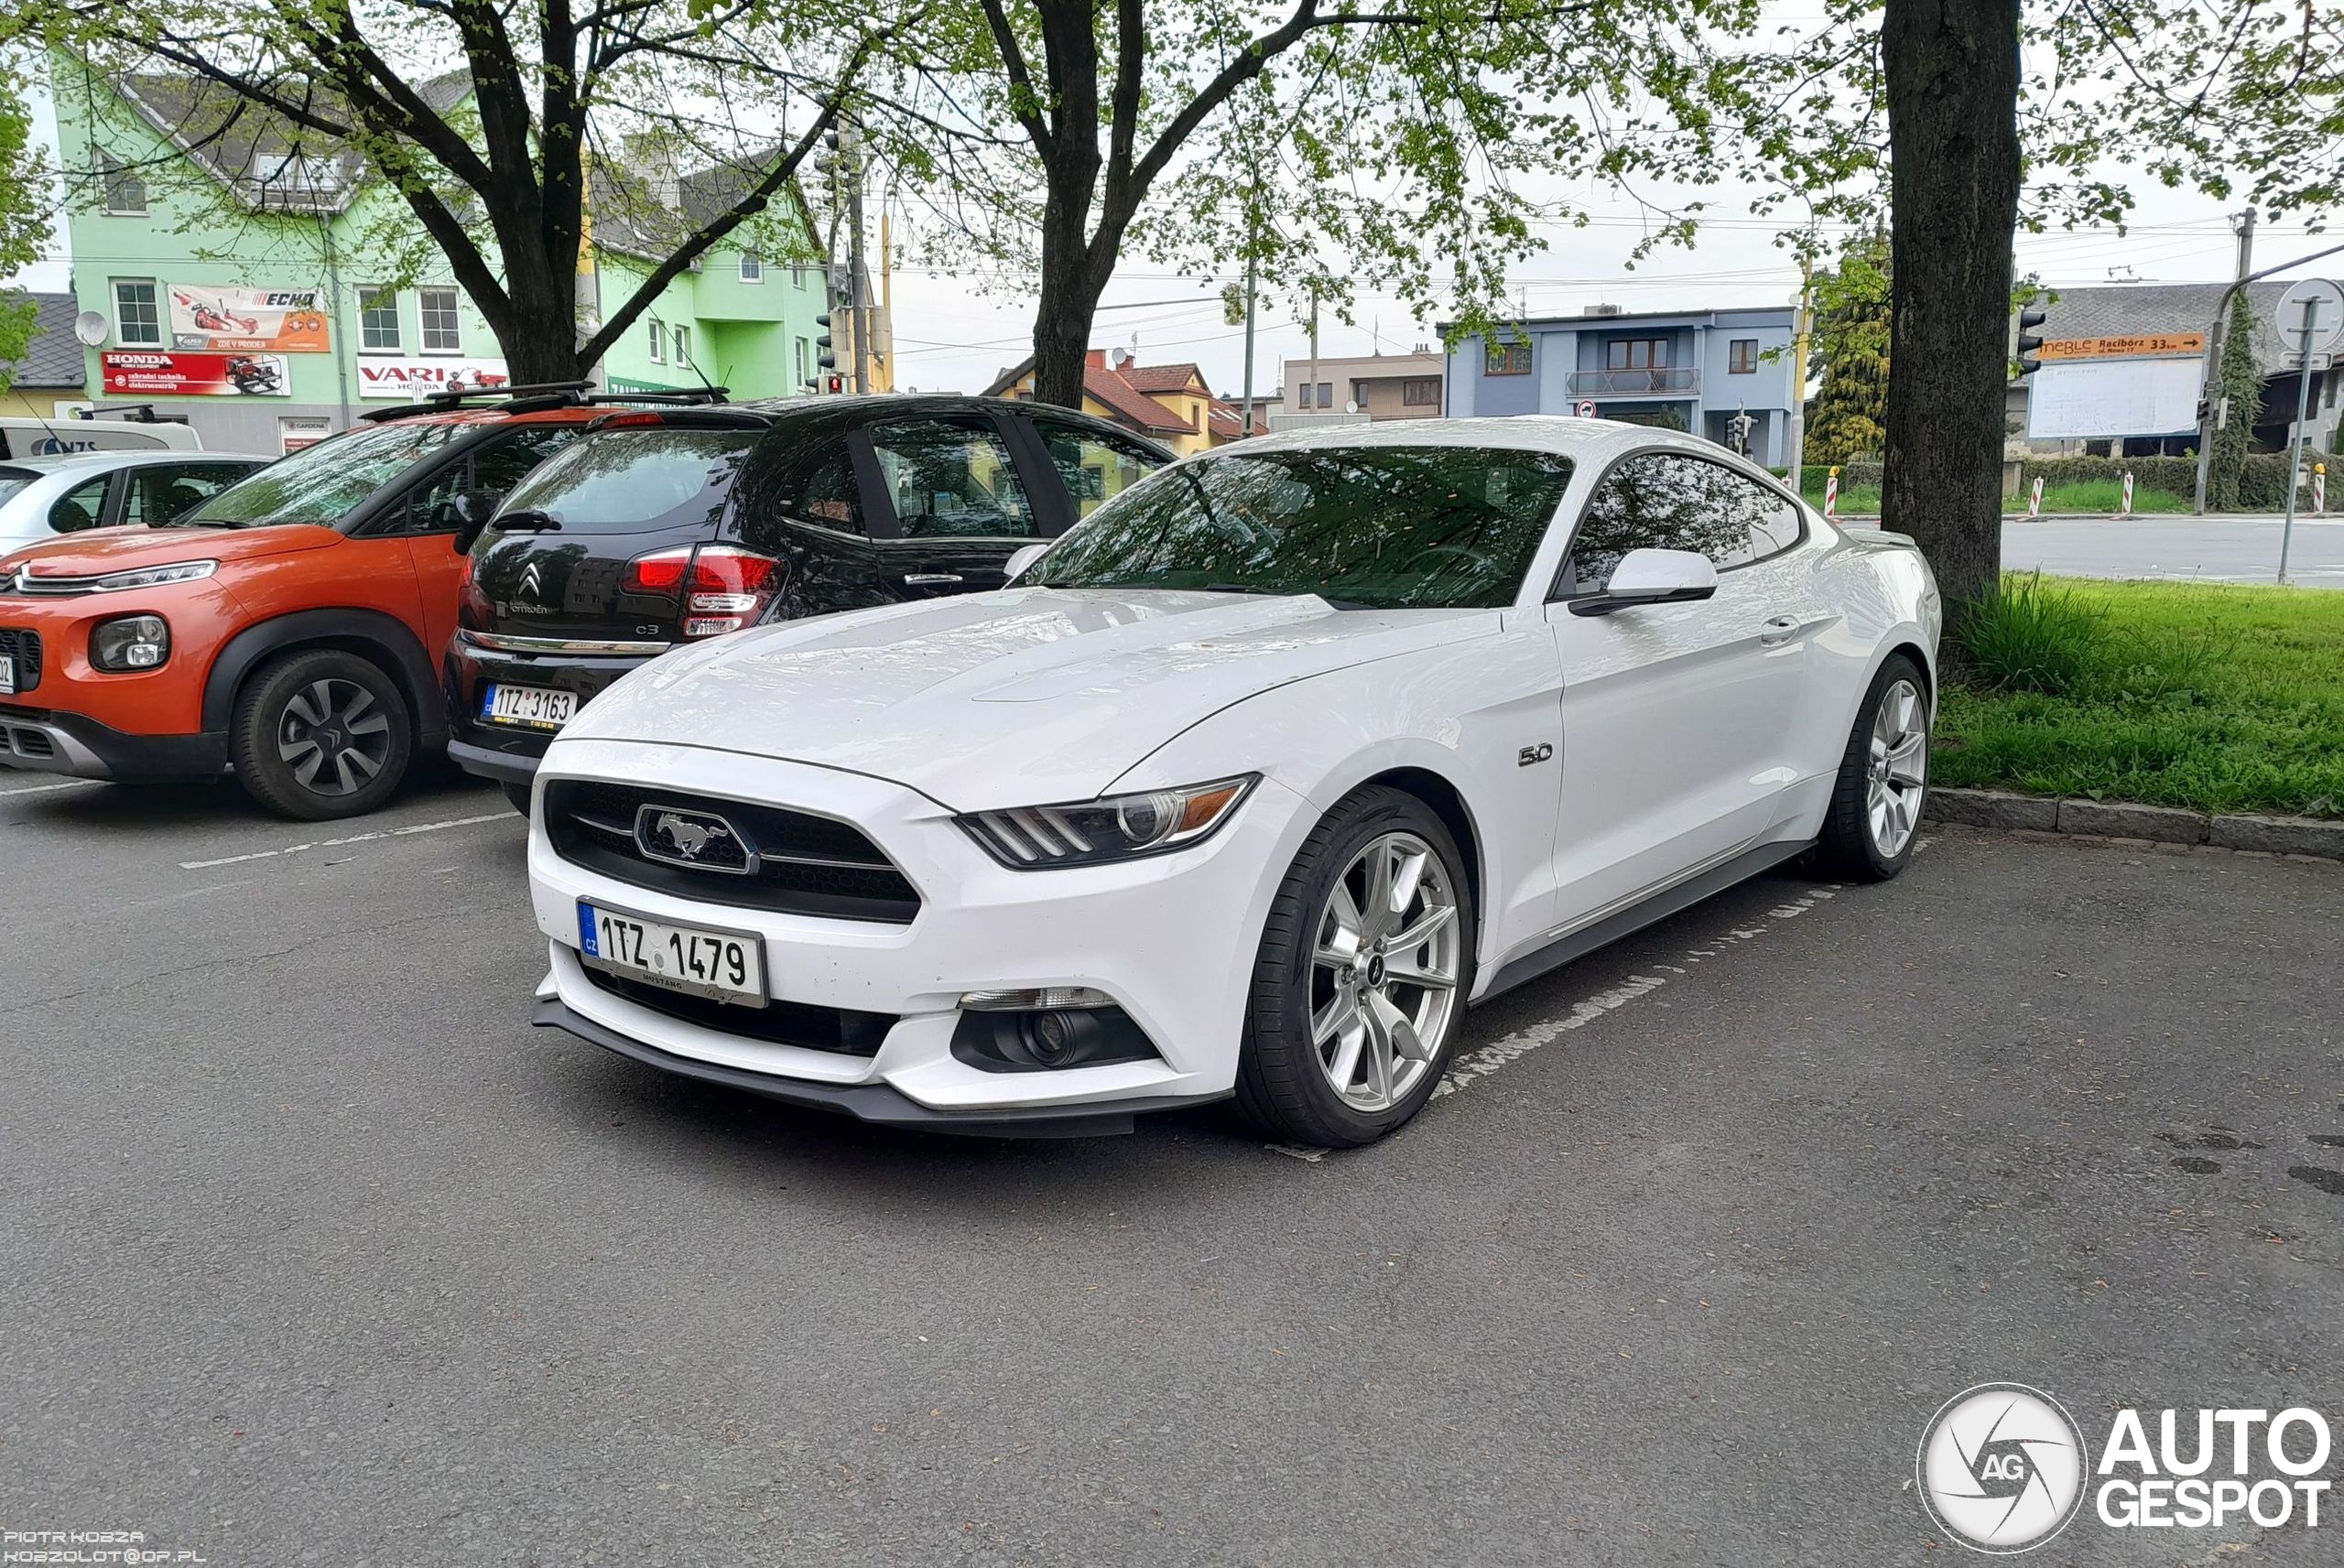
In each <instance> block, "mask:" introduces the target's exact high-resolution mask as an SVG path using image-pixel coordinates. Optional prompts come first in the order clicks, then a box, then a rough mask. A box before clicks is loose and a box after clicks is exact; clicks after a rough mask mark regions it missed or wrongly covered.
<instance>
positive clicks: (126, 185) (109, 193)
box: [98, 157, 146, 218]
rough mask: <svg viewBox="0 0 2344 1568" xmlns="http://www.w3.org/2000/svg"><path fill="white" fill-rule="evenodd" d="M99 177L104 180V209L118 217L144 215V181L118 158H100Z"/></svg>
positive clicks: (141, 216) (139, 216) (140, 216)
mask: <svg viewBox="0 0 2344 1568" xmlns="http://www.w3.org/2000/svg"><path fill="white" fill-rule="evenodd" d="M98 174H99V178H101V179H103V181H104V198H103V199H104V201H105V210H106V211H108V212H111V213H113V214H114V216H116V217H118V218H143V217H145V216H146V181H145V180H143V179H141V178H138V177H137V176H136V174H133V173H132V172H131V171H130V170H129V169H127V168H124V167H123V164H122V161H121V160H120V159H119V158H110V157H105V158H101V159H100V160H99V162H98Z"/></svg>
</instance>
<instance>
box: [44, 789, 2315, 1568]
mask: <svg viewBox="0 0 2344 1568" xmlns="http://www.w3.org/2000/svg"><path fill="white" fill-rule="evenodd" d="M522 849H523V829H522V826H521V824H520V823H519V821H518V820H517V819H515V818H514V817H512V816H509V815H507V814H506V813H505V810H504V807H503V806H502V804H501V802H500V800H499V798H498V797H497V796H496V795H494V793H490V792H485V791H480V790H475V789H471V788H459V787H457V786H455V785H453V784H448V785H441V786H435V787H433V788H429V789H426V790H423V791H420V792H417V793H412V794H410V795H407V796H405V797H403V798H402V799H401V800H400V801H399V802H398V803H396V805H395V806H394V807H393V808H392V809H391V810H389V811H387V812H385V813H384V814H383V815H382V816H378V817H375V818H372V819H368V820H366V821H364V822H360V823H356V824H348V825H337V826H332V827H299V826H296V825H288V824H285V823H281V822H275V821H270V820H267V819H265V818H262V817H259V816H255V815H254V814H253V813H252V811H251V810H250V808H248V807H246V806H244V805H242V804H241V802H240V801H239V800H238V798H237V797H236V796H235V795H233V790H232V788H231V787H230V786H228V785H226V784H222V785H220V786H217V787H212V786H208V785H207V786H195V787H184V788H175V789H168V790H164V789H139V790H133V789H125V788H110V787H107V786H85V785H65V786H62V787H59V786H55V785H52V784H49V783H47V782H45V781H41V780H39V779H38V778H37V777H36V776H34V775H23V774H9V773H0V866H4V867H5V871H0V875H5V888H6V893H7V896H6V901H5V903H6V908H7V910H8V926H9V933H10V942H9V955H10V958H9V963H8V964H7V966H6V968H5V972H0V1018H5V1020H6V1023H5V1028H0V1072H4V1073H5V1081H6V1083H7V1086H8V1087H7V1091H6V1099H5V1104H6V1107H7V1113H8V1114H7V1126H8V1129H9V1134H10V1135H9V1136H8V1137H7V1139H6V1140H5V1141H0V1191H5V1194H6V1199H5V1203H0V1259H5V1267H0V1411H5V1412H6V1421H5V1427H0V1523H5V1526H6V1527H7V1528H9V1529H14V1530H34V1529H43V1530H47V1529H84V1530H89V1529H115V1530H139V1531H143V1532H145V1534H146V1538H147V1541H148V1545H149V1548H150V1549H153V1548H155V1547H160V1548H164V1549H168V1550H188V1551H194V1552H200V1553H201V1554H202V1556H203V1557H204V1559H205V1560H206V1561H207V1562H209V1563H213V1564H247V1563H248V1564H266V1565H277V1564H288V1563H332V1564H343V1563H353V1564H354V1563H402V1564H409V1563H411V1564H440V1563H497V1564H553V1563H563V1564H568V1563H612V1564H678V1565H692V1568H699V1565H704V1564H708V1563H727V1562H740V1563H792V1564H797V1563H808V1564H810V1563H821V1564H847V1563H886V1564H904V1563H956V1564H958V1563H976V1564H995V1563H999V1564H1011V1563H1038V1564H1134V1563H1278V1564H1282V1565H1285V1564H1300V1565H1310V1564H1321V1563H1324V1564H1335V1563H1345V1564H1349V1563H1362V1562H1376V1563H1383V1562H1395V1563H1440V1564H1444V1565H1449V1564H1480V1563H1491V1564H1522V1563H1565V1562H1568V1563H1597V1564H1611V1563H1620V1564H1632V1563H1633V1564H1644V1563H1654V1564H1682V1563H1816V1564H1831V1565H1843V1564H1850V1563H1920V1562H1923V1561H1925V1560H1932V1559H1931V1553H1932V1551H1933V1549H1936V1548H1941V1547H1942V1545H1943V1543H1942V1542H1941V1541H1937V1537H1936V1532H1935V1531H1934V1530H1933V1529H1932V1527H1931V1526H1930V1525H1929V1523H1928V1522H1927V1520H1926V1519H1925V1518H1924V1516H1923V1515H1922V1513H1921V1511H1920V1509H1918V1508H1917V1507H1916V1505H1915V1500H1914V1498H1913V1496H1912V1495H1911V1494H1910V1492H1909V1491H1908V1490H1907V1484H1908V1482H1909V1480H1910V1477H1911V1474H1912V1469H1913V1455H1914V1447H1915V1443H1916V1442H1917V1440H1918V1438H1919V1435H1920V1433H1921V1430H1922V1426H1923V1423H1924V1422H1925V1421H1926V1418H1927V1417H1928V1415H1929V1414H1930V1412H1931V1411H1934V1410H1935V1409H1936V1408H1937V1406H1938V1405H1939V1404H1940V1403H1941V1402H1942V1401H1944V1400H1947V1399H1948V1397H1949V1396H1951V1395H1952V1394H1954V1393H1955V1392H1957V1391H1958V1390H1962V1389H1964V1388H1966V1387H1969V1386H1970V1385H1972V1384H1975V1383H1978V1382H1980V1381H1985V1380H1992V1379H2015V1380H2021V1381H2025V1382H2030V1383H2034V1384H2036V1385H2039V1386H2041V1387H2044V1388H2046V1389H2048V1390H2052V1391H2053V1392H2055V1393H2056V1394H2057V1395H2058V1396H2059V1397H2060V1398H2061V1399H2062V1400H2064V1401H2066V1402H2067V1405H2068V1407H2069V1408H2070V1409H2071V1410H2073V1411H2076V1412H2077V1414H2078V1416H2079V1417H2080V1418H2081V1419H2082V1421H2083V1422H2084V1425H2085V1427H2086V1429H2087V1431H2088V1432H2089V1433H2092V1434H2093V1441H2094V1442H2095V1444H2097V1443H2098V1442H2100V1440H2101V1439H2102V1437H2103V1435H2104V1433H2105V1432H2106V1430H2107V1423H2108V1422H2109V1420H2110V1419H2111V1411H2112V1410H2113V1409H2114V1408H2115V1407H2117V1406H2119V1405H2121V1404H2124V1403H2128V1402H2138V1403H2141V1404H2143V1405H2147V1406H2152V1407H2159V1406H2165V1405H2182V1406H2189V1407H2194V1406H2197V1405H2198V1404H2201V1403H2202V1404H2207V1405H2223V1406H2260V1407H2263V1408H2267V1409H2272V1410H2277V1409H2281V1408H2284V1407H2285V1406H2288V1405H2292V1404H2310V1405H2315V1406H2321V1407H2324V1408H2326V1409H2327V1410H2328V1411H2331V1412H2334V1411H2338V1410H2339V1407H2344V1371H2339V1366H2338V1360H2337V1357H2336V1354H2335V1348H2336V1346H2337V1345H2338V1344H2339V1342H2344V1175H2337V1174H2335V1173H2336V1172H2337V1171H2338V1170H2339V1168H2344V1094H2340V1093H2339V1091H2344V1073H2340V1072H2339V1054H2344V1002H2339V992H2338V989H2337V986H2336V976H2337V975H2338V974H2339V972H2344V865H2337V864H2332V863H2300V862H2290V861H2284V860H2259V859H2249V858H2243V857H2237V856H2230V855H2226V854H2218V853H2210V852H2200V853H2196V854H2190V855H2181V856H2167V855H2163V854H2154V853H2150V852H2147V851H2145V850H2132V849H2124V848H2122V847H2110V846H2098V847H2094V846H2086V845H2078V844H2075V843H2072V842H2033V841H2022V840H2019V839H2016V838H2006V837H1995V836H1989V835H1983V834H1971V833H1968V832H1966V831H1964V830H1945V831H1940V832H1937V833H1936V834H1935V835H1934V837H1933V838H1931V839H1930V841H1929V843H1928V846H1927V848H1926V849H1925V850H1924V852H1923V853H1922V854H1921V856H1920V857H1919V859H1918V860H1916V862H1915V865H1914V867H1913V868H1912V870H1911V871H1910V872H1909V874H1908V875H1907V876H1906V877H1905V879H1904V880H1902V881H1899V882H1897V883H1894V884H1892V885H1890V886H1886V887H1878V888H1850V887H1838V886H1833V885H1830V884H1827V883H1820V882H1818V881H1812V880H1806V879H1803V878H1801V877H1798V876H1796V875H1785V876H1775V877H1770V878H1767V879H1765V880H1763V881H1760V882H1757V883H1754V884H1751V885H1748V886H1746V887H1744V888H1742V889H1740V890H1737V891H1735V892H1731V893H1729V894H1726V895H1724V896H1722V897H1720V898H1719V899H1716V900H1714V901H1712V902H1710V903H1707V904H1705V905H1702V906H1700V907H1698V908H1697V909H1695V910H1693V911H1690V912H1688V913H1687V914H1684V915H1681V916H1678V917H1677V918H1676V919H1673V920H1671V921H1669V922H1667V923H1666V924H1665V925H1660V926H1658V927H1655V928H1654V929H1653V930H1651V931H1650V932H1647V933H1646V934H1644V935H1643V936H1641V937H1639V938H1636V939H1634V940H1633V941H1632V942H1630V943H1628V944H1626V945H1624V946H1620V947H1616V948H1614V949H1612V950H1611V951H1608V952H1605V953H1602V954H1599V955H1597V956H1595V957H1591V958H1590V959H1587V960H1584V961H1582V962H1580V963H1578V964H1575V965H1572V966H1570V967H1568V968H1566V969H1564V970H1562V971H1561V972H1559V973H1558V974H1557V975H1555V976H1552V977H1549V978H1548V979H1546V980H1545V981H1543V982H1541V983H1540V984H1538V985H1536V986H1535V987H1531V988H1527V989H1524V990H1521V991H1518V992H1515V993H1514V994H1513V995H1511V996H1509V997H1507V998H1505V999H1503V1000H1501V1001H1499V1002H1497V1003H1494V1004H1492V1005H1491V1006H1489V1007H1487V1008H1485V1009H1482V1010H1480V1011H1477V1012H1475V1013H1474V1014H1473V1015H1472V1016H1471V1018H1470V1021H1469V1028H1470V1035H1469V1037H1468V1038H1467V1040H1466V1041H1465V1043H1464V1049H1465V1050H1466V1051H1467V1052H1468V1053H1470V1054H1469V1055H1468V1056H1467V1057H1466V1058H1465V1059H1464V1063H1463V1066H1464V1069H1465V1070H1464V1072H1463V1073H1462V1074H1461V1075H1460V1077H1461V1079H1462V1087H1460V1089H1459V1090H1458V1092H1455V1093H1453V1094H1450V1095H1449V1096H1447V1097H1446V1098H1442V1099H1439V1100H1438V1101H1436V1102H1435V1103H1434V1104H1433V1105H1432V1106H1431V1107H1430V1108H1428V1109H1427V1112H1426V1113H1425V1115H1424V1116H1423V1117H1421V1118H1420V1119H1418V1121H1417V1122H1416V1124H1415V1125H1414V1126H1412V1127H1411V1128H1409V1129H1408V1130H1405V1132H1404V1133H1402V1134H1401V1135H1400V1136H1398V1137H1396V1138H1394V1139H1393V1140H1392V1141H1389V1142H1387V1143H1386V1144H1384V1145H1383V1146H1380V1147H1377V1148H1374V1149H1370V1150H1365V1151H1359V1152H1348V1153H1342V1154H1328V1155H1325V1156H1324V1157H1316V1156H1317V1152H1314V1151H1291V1152H1281V1151H1277V1150H1273V1149H1270V1148H1268V1147H1266V1146H1265V1145H1264V1143H1263V1141H1261V1140H1260V1139H1259V1138H1257V1137H1252V1136H1248V1135H1247V1134H1246V1133H1245V1132H1243V1130H1241V1129H1240V1128H1238V1127H1237V1126H1236V1125H1235V1124H1234V1122H1233V1121H1232V1119H1229V1118H1228V1117H1227V1116H1225V1115H1223V1114H1221V1113H1219V1112H1218V1111H1205V1112H1198V1113H1193V1114H1188V1115H1184V1116H1181V1117H1177V1118H1174V1119H1163V1120H1158V1121H1156V1122H1153V1123H1148V1124H1144V1125H1143V1127H1142V1130H1140V1131H1139V1132H1137V1133H1136V1134H1134V1135H1133V1136H1131V1137H1128V1138H1123V1139H1108V1140H1098V1141H1072V1142H1026V1143H1004V1142H993V1141H958V1140H952V1139H948V1138H941V1137H922V1136H911V1135H903V1134H895V1133H883V1132H878V1131H874V1130H864V1129H862V1128H860V1127H858V1126H856V1125H854V1124H852V1123H849V1122H844V1121H841V1120H835V1119H826V1118H823V1117H820V1116H818V1115H815V1114H812V1113H806V1112H798V1111H792V1110H788V1109H785V1108H776V1107H773V1106H770V1105H768V1104H766V1103H764V1102H761V1101H757V1100H754V1099H752V1098H745V1097H742V1096H738V1095H735V1094H733V1093H730V1092H725V1091H720V1090H715V1089H711V1088H707V1087H700V1086H698V1085H694V1084H690V1083H685V1082H680V1081H677V1080H672V1079H668V1078H664V1077H661V1076H657V1075H655V1074H654V1073H652V1072H650V1071H648V1070H647V1069H645V1068H642V1067H640V1066H637V1065H634V1064H632V1063H630V1062H627V1061H624V1060H621V1059H619V1058H616V1057H613V1056H611V1055H607V1054H603V1053H602V1052H599V1051H597V1050H595V1049H594V1048H592V1047H591V1046H589V1045H586V1044H581V1043H580V1042H578V1041H575V1040H572V1039H570V1038H568V1037H566V1036H562V1035H559V1034H555V1033H548V1032H537V1031H532V1030H530V1029H529V1028H527V1027H526V1025H525V1024H524V1022H522V1021H523V1018H524V1016H525V1015H526V1011H527V1007H528V997H529V992H530V989H531V987H532V986H533V984H534V983H535V981H536V980H537V977H538V975H539V973H540V971H541V970H542V968H543V962H544V959H543V950H542V948H541V946H539V943H538V941H537V937H536V936H535V935H533V934H532V932H531V931H530V929H529V925H528V921H527V918H526V911H525V902H524V896H523V889H522V882H521V874H522ZM2327 1536H2328V1532H2327V1531H2319V1532H2306V1531H2304V1530H2300V1529H2295V1530H2270V1531H2262V1530H2255V1529H2253V1528H2252V1527H2244V1528H2241V1527H2240V1526H2238V1525H2236V1524H2233V1525H2232V1526H2231V1528H2230V1530H2228V1531H2226V1532H2225V1533H2224V1535H2223V1536H2222V1537H2221V1538H2220V1539H2221V1540H2222V1541H2230V1542H2236V1543H2238V1544H2240V1545H2241V1546H2242V1547H2246V1548H2251V1552H2250V1554H2248V1555H2242V1556H2240V1557H2238V1558H2237V1559H2236V1560H2237V1561H2238V1562H2240V1563H2242V1564H2252V1565H2258V1568H2259V1565H2262V1564H2295V1563H2305V1564H2308V1563H2314V1562H2316V1561H2317V1562H2325V1563H2332V1562H2334V1561H2335V1558H2334V1556H2333V1555H2332V1548H2333V1545H2334V1542H2333V1541H2331V1540H2328V1539H2327ZM2216 1544H2217V1541H2215V1540H2214V1539H2212V1538H2209V1537H2208V1536H2207V1535H2205V1534H2204V1533H2203V1532H2184V1531H2175V1530H2153V1531H2142V1530H2129V1531H2119V1530H2110V1529H2108V1528H2106V1527H2103V1526H2100V1525H2099V1524H2098V1523H2097V1522H2095V1521H2094V1520H2093V1519H2090V1518H2089V1517H2087V1518H2086V1519H2082V1520H2079V1521H2078V1524H2077V1525H2076V1526H2075V1527H2074V1528H2073V1529H2071V1530H2069V1531H2068V1533H2067V1534H2066V1535H2064V1536H2062V1537H2061V1538H2060V1539H2059V1541H2056V1542H2055V1543H2054V1544H2053V1545H2052V1546H2051V1547H2050V1548H2047V1549H2046V1550H2044V1551H2042V1552H2038V1553H2037V1554H2036V1555H2035V1557H2033V1558H2031V1559H2030V1561H2031V1562H2037V1563H2046V1564H2048V1563H2090V1564H2093V1565H2095V1568H2100V1565H2105V1564H2119V1565H2123V1564H2151V1563H2154V1564H2159V1565H2161V1568H2162V1565H2169V1564H2172V1563H2178V1562H2181V1561H2183V1560H2184V1559H2185V1558H2187V1560H2189V1561H2193V1562H2194V1561H2211V1560H2212V1558H2211V1556H2210V1555H2208V1554H2209V1553H2211V1552H2213V1551H2214V1549H2215V1547H2216ZM1959 1555H1961V1554H1960V1553H1959V1552H1948V1551H1943V1550H1938V1551H1937V1554H1936V1556H1935V1558H1934V1559H1933V1560H1935V1561H1937V1562H1940V1563H1942V1562H1945V1561H1947V1560H1948V1557H1952V1556H1959ZM2221 1561H2223V1562H2224V1563H2229V1562H2230V1561H2232V1559H2231V1558H2230V1556H2223V1557H2222V1558H2221Z"/></svg>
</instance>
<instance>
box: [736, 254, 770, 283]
mask: <svg viewBox="0 0 2344 1568" xmlns="http://www.w3.org/2000/svg"><path fill="white" fill-rule="evenodd" d="M741 281H742V282H743V283H763V282H764V281H765V258H764V257H763V256H761V255H759V254H757V253H756V252H754V251H743V252H742V253H741Z"/></svg>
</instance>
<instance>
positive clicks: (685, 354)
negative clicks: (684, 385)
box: [667, 327, 692, 365]
mask: <svg viewBox="0 0 2344 1568" xmlns="http://www.w3.org/2000/svg"><path fill="white" fill-rule="evenodd" d="M667 335H668V336H669V337H670V338H672V339H674V340H675V349H676V362H677V363H678V365H689V364H690V363H691V362H692V330H691V329H690V328H689V327H672V328H669V329H668V331H667Z"/></svg>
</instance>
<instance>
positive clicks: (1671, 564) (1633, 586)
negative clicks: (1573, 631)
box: [1570, 550, 1718, 615]
mask: <svg viewBox="0 0 2344 1568" xmlns="http://www.w3.org/2000/svg"><path fill="white" fill-rule="evenodd" d="M1717 590H1718V568H1716V567H1714V566H1712V565H1711V564H1710V563H1709V557H1707V556H1705V555H1702V554H1701V553H1700V552H1699V551H1698V550H1630V551H1629V552H1628V553H1627V554H1626V555H1624V556H1622V557H1620V564H1619V565H1618V566H1616V567H1613V568H1612V580H1611V581H1610V582H1608V583H1606V584H1604V585H1603V591H1602V592H1601V593H1597V594H1590V596H1588V597H1587V598H1585V599H1574V600H1571V601H1570V607H1571V613H1572V614H1573V615H1609V614H1611V613H1612V611H1615V610H1629V609H1633V608H1634V607H1635V606H1637V605H1640V604H1684V603H1687V602H1689V601H1690V600H1696V599H1708V598H1709V597H1710V596H1712V595H1713V594H1715V593H1716V592H1717Z"/></svg>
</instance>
